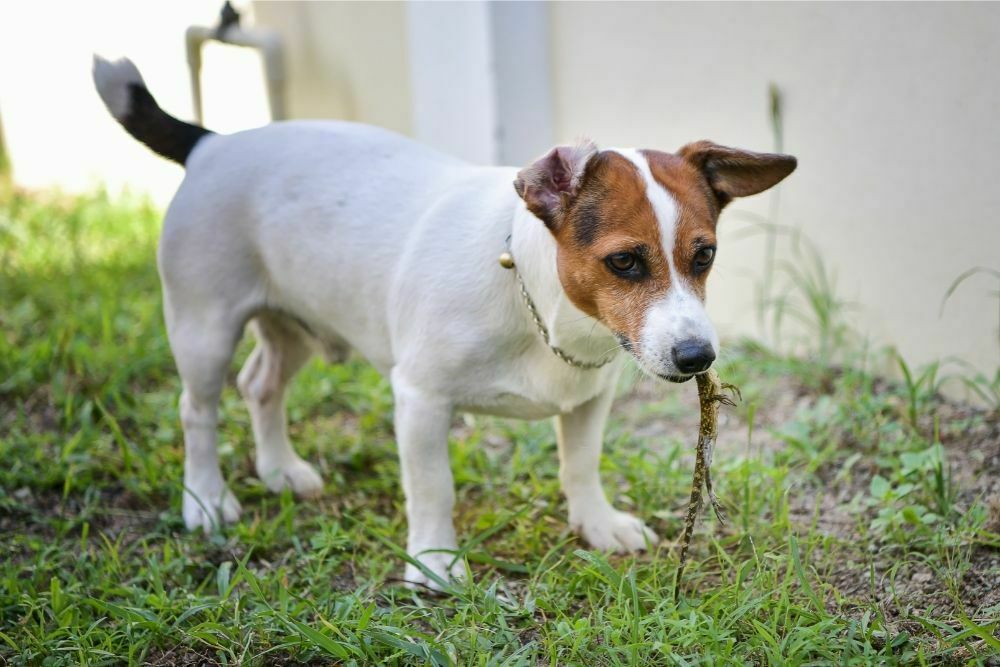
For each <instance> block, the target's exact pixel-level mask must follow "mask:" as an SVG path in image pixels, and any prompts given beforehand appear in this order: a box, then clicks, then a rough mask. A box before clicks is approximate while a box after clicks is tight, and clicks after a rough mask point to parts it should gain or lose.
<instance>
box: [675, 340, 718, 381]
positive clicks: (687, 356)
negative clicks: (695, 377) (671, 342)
mask: <svg viewBox="0 0 1000 667" xmlns="http://www.w3.org/2000/svg"><path fill="white" fill-rule="evenodd" d="M670 354H671V356H672V357H673V358H674V365H675V366H677V370H679V371H680V372H681V373H701V372H702V371H706V370H708V367H709V366H711V365H712V362H713V361H715V350H713V349H712V344H711V343H709V342H708V341H704V340H698V339H697V338H695V339H691V340H683V341H681V342H680V343H677V345H676V346H675V347H674V349H673V350H672V351H671V353H670Z"/></svg>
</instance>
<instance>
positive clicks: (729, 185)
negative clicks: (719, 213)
mask: <svg viewBox="0 0 1000 667" xmlns="http://www.w3.org/2000/svg"><path fill="white" fill-rule="evenodd" d="M677 154H678V155H679V156H680V157H682V158H684V159H685V160H687V161H688V162H690V163H691V164H693V165H694V166H695V167H697V168H698V169H699V170H701V172H702V173H703V174H704V175H705V178H706V179H707V180H708V184H709V185H710V186H711V187H712V190H713V191H714V192H715V196H716V197H717V198H718V200H719V208H722V207H723V206H725V205H726V204H728V203H729V202H730V201H732V200H733V198H735V197H748V196H750V195H755V194H757V193H758V192H763V191H764V190H767V189H768V188H770V187H773V186H775V185H777V184H778V183H780V182H781V180H782V179H783V178H785V176H788V175H789V174H790V173H792V172H793V171H795V165H796V164H797V160H796V159H795V158H794V157H792V156H791V155H783V154H781V153H753V152H751V151H745V150H741V149H739V148H729V147H727V146H720V145H718V144H715V143H712V142H711V141H696V142H694V143H693V144H688V145H686V146H684V147H683V148H681V149H680V150H679V151H677Z"/></svg>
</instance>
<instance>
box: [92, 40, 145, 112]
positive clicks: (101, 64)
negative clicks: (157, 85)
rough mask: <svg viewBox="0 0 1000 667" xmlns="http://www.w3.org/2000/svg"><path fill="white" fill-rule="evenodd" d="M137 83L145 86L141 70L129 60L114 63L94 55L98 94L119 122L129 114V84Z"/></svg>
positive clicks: (122, 59) (123, 59)
mask: <svg viewBox="0 0 1000 667" xmlns="http://www.w3.org/2000/svg"><path fill="white" fill-rule="evenodd" d="M133 83H137V84H140V85H142V86H145V85H146V83H145V82H144V81H143V80H142V75H141V74H139V70H138V69H137V68H136V66H135V65H134V64H133V63H132V61H131V60H129V59H128V58H121V59H120V60H116V61H114V62H112V61H110V60H105V59H104V58H102V57H100V56H98V55H94V84H95V85H96V86H97V92H98V93H99V94H100V95H101V99H102V100H104V106H106V107H107V108H108V111H110V112H111V115H112V116H114V117H115V118H116V119H118V120H122V119H124V118H125V117H126V116H128V112H129V91H128V86H129V84H133Z"/></svg>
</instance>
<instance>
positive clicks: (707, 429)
mask: <svg viewBox="0 0 1000 667" xmlns="http://www.w3.org/2000/svg"><path fill="white" fill-rule="evenodd" d="M695 379H696V380H697V382H698V402H699V404H700V406H701V423H700V424H699V426H698V446H697V449H696V452H695V459H694V478H693V479H692V480H691V499H690V500H689V501H688V509H687V515H686V516H685V517H684V533H683V534H682V535H681V558H680V564H679V565H678V566H677V576H676V578H675V579H674V601H675V602H676V601H677V600H678V599H680V594H681V578H682V577H683V575H684V566H685V565H686V564H687V553H688V548H689V547H690V546H691V535H692V534H694V525H695V522H696V521H697V519H698V512H699V511H700V510H701V493H702V487H704V488H705V490H706V491H707V492H708V501H709V503H710V504H711V505H712V510H713V511H714V512H715V516H716V518H717V519H718V520H719V523H722V524H725V522H726V515H725V514H724V513H723V511H722V503H720V502H719V498H718V496H716V495H715V489H714V488H713V486H712V454H713V450H714V449H715V440H716V438H717V437H718V435H719V404H720V403H723V404H725V405H736V403H735V402H734V400H733V399H732V398H730V397H729V396H726V395H725V394H723V393H722V392H723V390H725V391H728V392H730V393H731V394H732V396H733V397H735V398H736V399H739V398H741V396H740V390H739V389H737V388H736V387H735V386H733V385H731V384H723V383H722V381H720V380H719V375H718V373H716V372H715V371H714V370H709V371H707V372H705V373H702V374H701V375H698V376H697V377H696V378H695Z"/></svg>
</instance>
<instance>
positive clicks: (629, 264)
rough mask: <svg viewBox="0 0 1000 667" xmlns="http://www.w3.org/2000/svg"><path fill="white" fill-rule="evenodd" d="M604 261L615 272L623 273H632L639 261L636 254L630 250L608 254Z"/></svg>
mask: <svg viewBox="0 0 1000 667" xmlns="http://www.w3.org/2000/svg"><path fill="white" fill-rule="evenodd" d="M604 261H605V262H607V264H608V266H609V267H610V268H611V270H612V271H614V272H615V273H625V274H628V273H632V272H633V271H634V270H635V268H636V265H637V264H638V263H639V262H638V259H637V258H636V256H635V255H634V254H632V253H630V252H616V253H615V254H613V255H608V257H607V259H605V260H604Z"/></svg>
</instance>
